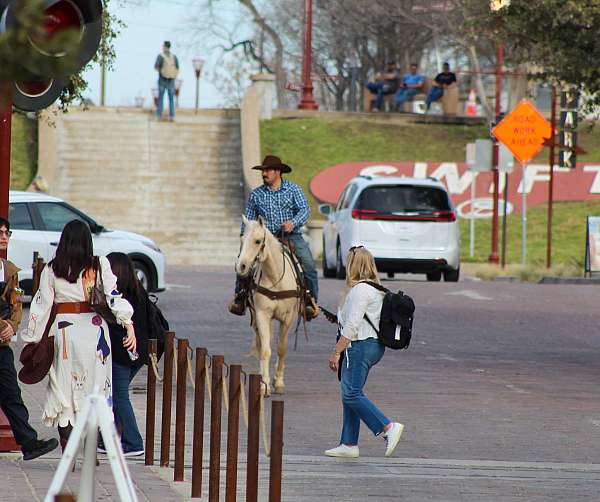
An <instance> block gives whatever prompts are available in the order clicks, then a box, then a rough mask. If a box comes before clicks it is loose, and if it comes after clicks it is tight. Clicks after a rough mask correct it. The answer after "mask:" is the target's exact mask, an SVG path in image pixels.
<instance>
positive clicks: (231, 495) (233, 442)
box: [225, 364, 242, 502]
mask: <svg viewBox="0 0 600 502" xmlns="http://www.w3.org/2000/svg"><path fill="white" fill-rule="evenodd" d="M241 373H242V366H241V365H239V364H232V365H231V366H229V414H228V416H227V469H226V474H225V501H226V502H235V501H236V495H237V466H238V442H239V440H238V438H239V430H240V390H241V386H240V375H241Z"/></svg>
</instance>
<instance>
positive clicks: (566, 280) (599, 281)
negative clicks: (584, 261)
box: [539, 277, 600, 286]
mask: <svg viewBox="0 0 600 502" xmlns="http://www.w3.org/2000/svg"><path fill="white" fill-rule="evenodd" d="M539 284H585V285H588V286H600V277H596V278H590V279H584V278H583V277H542V278H541V279H540V281H539Z"/></svg>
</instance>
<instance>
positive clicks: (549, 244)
mask: <svg viewBox="0 0 600 502" xmlns="http://www.w3.org/2000/svg"><path fill="white" fill-rule="evenodd" d="M551 106H552V110H551V111H550V125H551V127H552V136H550V156H549V159H548V161H549V162H548V164H549V165H550V183H548V231H547V242H546V267H547V268H550V267H552V212H553V205H554V145H555V143H556V87H555V86H552V105H551Z"/></svg>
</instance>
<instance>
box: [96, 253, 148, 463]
mask: <svg viewBox="0 0 600 502" xmlns="http://www.w3.org/2000/svg"><path fill="white" fill-rule="evenodd" d="M107 258H108V261H109V262H110V266H111V269H112V271H113V273H114V274H115V275H116V276H117V288H118V289H119V291H120V292H121V294H122V295H123V297H124V298H126V299H127V301H129V303H131V306H132V307H133V317H132V321H133V323H134V326H135V334H136V338H137V354H131V353H129V352H127V349H125V347H123V342H122V340H123V338H124V337H125V336H126V335H127V334H126V332H125V330H124V329H123V328H122V327H121V326H119V325H113V324H111V325H109V331H110V341H111V345H112V347H113V364H112V375H113V412H114V416H115V424H116V426H117V430H119V431H121V445H122V447H123V453H124V455H125V456H126V457H135V456H139V455H143V454H144V442H143V440H142V436H141V434H140V431H139V429H138V425H137V422H136V419H135V413H134V411H133V407H132V406H131V401H130V400H129V385H130V384H131V381H132V380H133V378H134V377H135V375H136V374H137V373H138V371H139V370H140V368H141V367H142V366H143V365H144V364H148V329H149V326H148V308H147V302H148V295H147V294H146V291H145V290H144V287H143V286H142V284H141V283H140V281H139V280H138V278H137V276H136V275H135V270H134V267H133V263H132V262H131V259H130V258H129V256H127V255H126V254H124V253H110V254H109V255H108V256H107ZM136 355H137V358H136ZM99 450H100V451H101V452H102V453H104V452H105V451H104V448H103V447H102V445H101V446H100V448H99Z"/></svg>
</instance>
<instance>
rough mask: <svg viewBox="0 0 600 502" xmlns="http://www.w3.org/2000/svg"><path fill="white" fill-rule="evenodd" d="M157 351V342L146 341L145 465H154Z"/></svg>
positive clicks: (153, 340) (154, 340)
mask: <svg viewBox="0 0 600 502" xmlns="http://www.w3.org/2000/svg"><path fill="white" fill-rule="evenodd" d="M157 351H158V341H157V340H156V339H150V340H148V381H147V385H146V389H147V390H146V453H145V459H144V460H145V462H144V463H145V464H146V465H154V433H155V431H156V375H155V374H154V370H153V369H152V361H151V360H150V357H151V355H152V354H154V355H156V353H157Z"/></svg>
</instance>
